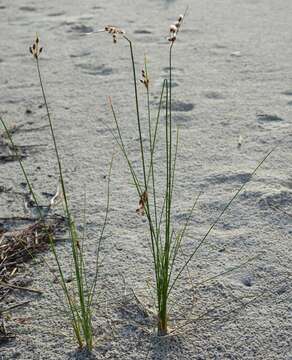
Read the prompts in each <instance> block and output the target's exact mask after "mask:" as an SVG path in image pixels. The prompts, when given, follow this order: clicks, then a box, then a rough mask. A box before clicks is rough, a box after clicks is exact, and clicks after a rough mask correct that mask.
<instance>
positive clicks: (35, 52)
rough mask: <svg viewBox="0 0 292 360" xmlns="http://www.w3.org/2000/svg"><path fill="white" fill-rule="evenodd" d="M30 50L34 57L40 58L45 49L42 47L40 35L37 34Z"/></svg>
mask: <svg viewBox="0 0 292 360" xmlns="http://www.w3.org/2000/svg"><path fill="white" fill-rule="evenodd" d="M29 51H30V53H31V54H32V56H33V57H34V58H36V59H38V58H39V56H40V54H41V52H42V51H43V48H42V47H40V38H39V37H38V35H36V38H35V41H34V42H33V44H32V46H30V47H29Z"/></svg>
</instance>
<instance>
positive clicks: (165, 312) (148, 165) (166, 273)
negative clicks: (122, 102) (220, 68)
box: [100, 12, 276, 336]
mask: <svg viewBox="0 0 292 360" xmlns="http://www.w3.org/2000/svg"><path fill="white" fill-rule="evenodd" d="M185 14H186V12H185ZM185 14H184V15H180V16H179V17H178V19H177V21H176V22H175V23H174V24H172V25H171V26H170V28H169V38H168V42H169V51H168V63H169V67H168V68H169V73H168V77H167V78H166V79H164V81H163V84H162V89H161V93H160V101H159V104H158V109H157V112H156V115H155V117H154V116H153V111H152V109H151V106H150V86H151V81H150V79H149V75H148V70H147V62H146V61H145V65H144V69H143V70H142V77H141V79H140V82H141V83H142V85H143V86H144V89H145V93H146V104H147V107H146V108H147V110H146V111H147V114H146V116H145V118H146V119H147V123H146V124H143V122H142V120H141V119H142V116H141V111H140V106H139V96H138V88H137V87H138V81H137V74H136V64H135V58H134V50H133V43H132V41H131V40H130V38H129V37H128V36H127V35H126V33H125V31H124V30H122V29H119V28H117V27H114V26H110V25H108V26H106V27H105V28H104V29H103V30H100V31H104V32H107V33H109V34H111V35H112V38H113V42H114V43H117V40H118V38H119V37H120V38H121V39H124V40H126V42H127V43H128V46H129V50H130V59H131V66H132V74H133V87H134V99H135V113H136V123H137V134H138V139H139V149H140V158H141V159H140V166H141V167H140V173H142V178H139V176H138V173H139V172H138V171H137V169H136V168H135V167H134V163H133V162H132V161H131V159H130V157H129V152H128V150H127V148H126V146H125V141H124V137H123V135H122V130H121V127H120V124H119V121H118V119H117V113H116V111H115V108H114V105H113V102H112V99H111V98H109V105H110V109H111V112H112V115H113V119H114V123H115V131H111V133H112V136H113V137H114V140H115V141H116V143H117V145H118V147H119V148H120V150H121V152H122V154H123V156H124V158H125V160H126V163H127V165H128V168H129V171H130V173H131V177H132V180H133V183H134V185H135V188H136V190H137V194H138V197H139V207H138V209H137V210H136V211H137V213H138V214H140V215H142V216H146V218H147V222H148V228H149V238H150V248H151V254H152V258H153V269H154V281H155V286H154V288H155V299H156V304H155V306H156V314H157V316H156V318H157V323H156V324H157V333H158V335H161V336H164V335H167V334H169V333H170V332H172V330H170V327H169V322H170V314H169V311H170V306H169V303H170V297H171V295H172V293H173V290H174V289H175V287H176V286H177V285H178V281H179V279H181V277H182V275H183V273H184V271H185V270H186V269H187V268H188V265H189V263H190V262H191V261H192V260H193V258H194V257H195V255H196V253H197V251H198V250H199V248H200V247H201V246H202V245H203V244H204V243H205V241H206V239H207V237H208V236H209V234H210V232H211V231H212V229H213V228H214V227H215V225H216V224H217V223H218V222H219V220H220V219H221V217H222V216H223V215H224V213H225V212H226V211H227V210H228V208H229V207H230V205H231V204H232V203H233V201H234V200H235V199H236V198H237V196H238V195H239V193H240V192H241V191H242V190H243V188H244V187H245V185H246V184H247V182H248V181H249V180H250V179H251V178H252V176H253V175H254V174H255V173H256V171H257V170H258V168H259V167H260V166H261V165H262V164H263V163H264V162H265V160H266V159H267V158H268V157H269V156H270V154H271V153H272V152H273V151H274V150H275V148H276V147H275V148H273V149H272V150H271V151H269V152H268V153H267V154H266V156H265V157H264V158H263V159H262V160H261V161H260V162H259V163H258V165H257V166H256V168H255V169H254V170H253V171H252V173H251V177H250V178H249V179H248V180H247V181H246V182H245V183H243V184H242V186H241V187H240V188H239V189H238V190H237V192H236V193H235V194H234V195H233V196H232V198H231V199H230V201H229V202H228V203H227V204H226V206H225V207H224V208H223V210H222V211H221V213H219V215H218V217H217V218H216V219H215V221H214V222H213V223H212V224H211V226H210V227H209V229H208V231H207V232H206V234H205V235H204V236H203V237H202V239H201V240H200V241H199V242H198V244H197V245H196V247H195V248H194V249H193V250H192V251H191V253H190V254H189V255H188V256H187V257H184V260H183V261H182V262H179V261H178V259H179V257H180V255H181V254H182V243H183V239H184V237H185V234H186V230H187V228H188V226H189V223H190V220H191V218H192V215H193V212H194V210H195V207H196V204H197V202H198V199H199V197H200V193H199V194H198V195H197V196H196V197H195V200H194V203H193V206H192V207H191V209H190V211H189V215H188V217H187V220H186V222H185V223H184V224H183V225H182V227H181V228H180V229H178V230H177V229H175V226H174V222H173V217H172V212H173V189H174V182H175V167H176V159H177V150H178V139H179V134H178V129H173V119H172V103H173V99H172V86H173V74H172V70H173V51H174V47H175V46H174V45H175V42H176V40H177V36H178V33H179V31H180V29H181V26H182V23H183V20H184V17H185ZM161 118H163V121H164V136H163V142H164V155H165V165H164V166H165V171H164V174H165V179H164V180H163V182H164V184H165V185H164V190H163V194H162V195H158V188H157V187H158V179H157V170H158V169H157V166H155V161H154V157H155V150H156V148H157V145H158V144H157V142H158V140H157V138H158V131H159V125H160V123H161V121H160V119H161ZM143 125H144V126H143ZM145 128H146V129H147V132H148V133H146V134H144V133H142V132H143V131H142V129H145ZM145 139H146V140H147V142H146V140H145ZM254 258H255V257H253V258H251V259H249V260H248V261H246V262H244V263H243V264H242V266H244V265H245V264H246V263H248V262H249V261H251V260H253V259H254ZM239 266H241V265H239ZM239 266H236V267H235V268H234V269H236V268H238V267H239ZM231 270H232V269H231ZM231 270H227V271H226V272H222V273H220V274H218V276H220V275H222V274H224V273H227V272H230V271H231ZM214 278H215V277H212V279H214ZM207 281H208V279H207Z"/></svg>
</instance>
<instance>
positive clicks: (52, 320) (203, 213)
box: [0, 0, 292, 360]
mask: <svg viewBox="0 0 292 360" xmlns="http://www.w3.org/2000/svg"><path fill="white" fill-rule="evenodd" d="M187 4H188V5H190V10H189V13H188V16H187V19H186V21H185V24H184V29H183V31H182V33H180V34H179V40H178V42H177V44H175V52H174V54H175V55H174V81H175V83H176V84H177V86H175V87H174V89H173V96H174V98H175V101H176V103H175V109H174V110H175V113H174V121H175V123H176V124H177V125H180V127H181V131H180V138H181V142H180V150H179V156H178V160H179V161H178V172H177V182H176V187H175V198H176V200H175V204H174V205H175V215H174V218H175V221H176V223H177V225H179V224H182V223H183V221H184V220H185V219H186V216H187V210H188V209H189V208H190V206H191V203H192V199H193V198H194V197H195V196H196V194H197V193H198V192H199V191H200V190H201V191H203V195H202V196H201V199H200V201H199V205H198V208H197V211H196V212H195V215H194V218H193V220H192V222H191V226H190V229H189V231H188V234H187V238H186V240H185V241H186V242H185V252H187V253H190V252H191V251H192V249H193V248H194V246H195V245H196V244H197V243H198V241H199V240H200V239H201V237H202V236H203V234H204V233H205V232H206V230H207V229H208V227H209V225H210V224H211V223H212V221H214V219H215V218H216V216H217V214H218V213H219V212H220V210H222V208H223V207H224V205H225V204H226V203H227V202H228V200H229V199H230V198H231V196H232V194H233V193H234V192H235V191H236V190H237V189H238V188H239V186H240V185H241V184H242V183H243V182H244V181H245V180H246V179H247V178H248V177H249V174H250V173H251V171H252V170H253V169H254V168H255V166H256V164H257V163H258V161H260V159H262V158H263V156H264V155H265V154H266V153H267V152H268V151H269V150H270V149H271V148H272V147H273V146H275V145H277V144H279V147H278V148H277V149H276V151H275V152H274V153H273V154H272V156H271V157H270V158H269V159H268V160H267V161H266V163H265V164H264V166H263V167H262V168H261V169H260V170H259V171H258V174H257V175H256V176H255V177H254V178H253V179H252V181H251V182H250V183H249V184H248V186H247V187H246V189H245V191H244V192H243V193H242V194H241V196H240V197H239V198H238V199H237V200H236V201H235V202H234V204H233V205H232V208H231V209H230V210H229V211H228V213H226V215H225V216H224V219H223V220H222V221H220V224H218V226H217V227H216V228H215V229H214V231H213V232H212V233H211V235H210V237H209V239H208V241H207V242H206V244H205V245H204V246H203V247H202V248H201V250H200V252H199V253H198V255H197V257H196V258H195V259H194V261H193V262H192V264H191V266H190V267H189V274H190V276H191V278H192V281H193V282H194V283H197V282H200V281H203V280H204V279H206V278H208V277H210V276H212V275H215V274H217V273H220V272H222V271H224V270H226V269H228V268H230V267H232V266H236V265H239V264H240V263H242V262H244V261H245V260H246V259H248V258H249V257H251V256H254V255H257V254H258V255H259V257H258V259H257V260H255V261H253V262H251V263H249V264H248V265H246V266H245V267H242V268H240V269H238V270H236V271H234V272H232V273H230V274H228V275H225V276H222V277H220V278H216V279H215V280H213V281H212V282H208V283H204V284H203V285H200V286H199V287H197V288H196V289H195V290H192V289H191V284H190V281H189V280H188V276H187V275H188V274H187V273H186V274H185V277H184V278H182V280H181V282H180V283H179V287H178V289H177V291H176V292H175V293H174V298H175V299H176V306H175V308H174V309H173V314H174V315H175V316H176V318H177V319H178V320H177V324H179V323H182V322H180V321H179V319H182V318H183V317H184V316H186V317H188V318H189V319H192V318H196V317H198V316H200V314H202V313H204V312H205V311H207V310H209V309H212V308H214V306H217V305H220V304H223V305H224V306H223V307H222V308H220V309H217V310H215V311H213V312H210V314H209V317H208V318H207V319H204V321H191V322H190V324H189V326H187V327H185V328H184V331H182V332H181V333H180V334H179V335H177V336H176V337H170V338H167V339H159V338H157V337H156V336H154V335H153V334H152V333H151V331H150V330H151V326H150V324H149V319H147V318H145V316H144V315H143V312H141V309H140V308H139V306H138V305H137V302H136V301H135V299H134V297H133V295H132V291H131V289H132V288H133V289H134V290H135V292H136V293H137V294H139V296H140V297H141V299H143V301H144V302H145V303H151V297H150V296H149V292H148V290H147V286H146V281H147V279H149V278H151V276H152V272H151V257H150V252H149V247H148V237H147V227H146V223H145V221H144V220H143V219H141V217H138V216H137V215H136V214H135V209H136V207H137V203H138V199H137V196H136V194H135V191H134V189H133V187H132V186H131V184H130V177H129V174H128V172H127V169H126V164H125V163H124V162H123V159H122V158H121V157H119V156H117V157H116V160H115V164H114V169H113V178H112V185H111V186H112V196H111V198H112V201H111V208H110V225H109V226H108V228H107V238H106V240H105V241H104V245H103V249H102V252H103V256H104V262H103V266H102V268H101V272H100V275H101V276H100V279H99V285H98V297H99V301H102V306H101V307H98V306H97V305H96V316H95V318H94V328H95V332H96V346H95V349H94V352H93V353H94V355H93V356H92V358H96V359H124V360H129V359H146V358H148V359H180V360H181V359H264V360H268V359H292V340H291V335H292V303H291V290H292V289H291V270H292V269H291V257H292V250H291V234H292V217H291V214H292V205H291V204H292V190H291V189H292V175H291V171H290V168H291V161H292V155H291V145H292V136H289V134H290V133H292V126H291V119H292V111H291V110H292V61H291V59H292V45H291V44H292V21H291V14H292V2H291V0H237V1H234V0H216V1H214V0H196V1H187V0H181V1H178V0H177V1H175V0H173V1H162V0H160V1H159V0H149V1H141V0H137V1H133V0H132V1H130V0H123V1H115V0H113V1H105V0H100V1H93V0H87V1H80V2H79V1H74V0H73V1H72V0H70V1H69V0H62V1H57V0H50V1H33V0H31V1H25V0H17V1H9V0H2V1H1V2H0V34H1V35H0V49H1V50H0V77H1V82H0V99H1V108H0V111H1V113H2V114H3V115H4V118H5V120H6V121H7V122H8V124H9V125H13V124H16V125H20V124H23V127H22V128H21V130H20V131H18V132H17V133H16V134H15V141H16V142H17V144H19V145H22V146H25V148H24V150H25V151H26V154H27V159H26V160H25V165H26V167H27V169H28V172H29V174H30V176H31V178H32V179H33V182H34V185H35V188H36V190H37V191H38V193H39V194H40V195H41V194H42V193H43V192H45V193H54V191H55V189H56V184H57V181H58V175H57V166H56V162H55V159H54V155H53V148H52V145H51V140H50V136H49V131H48V128H47V127H46V124H47V122H46V118H45V111H44V108H42V107H41V106H40V105H41V104H42V98H41V93H40V89H39V86H38V79H37V74H36V71H35V65H34V63H33V61H32V59H31V56H30V55H29V52H28V47H29V45H30V44H31V42H32V41H33V39H34V37H35V32H36V31H37V32H38V33H39V35H40V37H41V41H42V43H43V46H44V54H43V56H42V59H41V67H42V69H43V76H44V79H45V87H46V90H47V96H48V99H49V105H50V108H51V111H52V115H53V119H54V124H55V128H56V132H57V140H58V143H59V145H60V149H61V154H62V159H63V162H64V165H65V176H66V182H67V184H68V190H69V192H70V198H71V203H72V209H73V212H74V214H75V216H76V217H77V220H78V221H80V223H82V208H83V197H84V190H85V189H86V193H87V209H86V212H87V230H88V240H87V244H86V252H87V255H88V267H89V269H90V271H91V272H92V273H93V271H94V270H93V269H94V266H93V265H94V249H95V245H96V241H97V238H98V231H99V229H100V226H101V223H102V219H103V216H104V210H105V202H106V195H105V189H106V179H105V178H104V176H105V174H106V173H107V168H108V163H109V161H110V158H111V154H112V153H113V151H114V142H113V139H112V136H111V134H110V132H109V131H108V130H106V128H105V127H104V125H103V121H105V122H107V123H108V124H109V125H110V126H112V118H111V115H110V112H109V109H108V105H107V99H106V96H107V95H111V96H112V97H113V100H114V102H115V104H116V107H117V109H118V115H119V119H120V122H121V125H122V128H123V129H124V133H125V138H126V143H127V146H128V148H129V150H130V154H131V157H132V159H134V160H135V164H136V165H138V164H139V163H138V161H139V158H138V141H137V135H136V123H135V107H134V99H133V96H132V95H133V88H132V78H131V67H130V66H131V65H130V61H129V51H128V47H127V44H126V43H125V42H124V41H119V42H118V44H116V45H114V44H112V41H111V38H110V37H109V36H108V35H106V34H99V35H91V36H82V35H83V34H84V33H85V32H88V31H92V30H96V29H99V28H102V27H103V26H104V25H106V24H114V25H118V26H120V27H122V28H124V29H126V30H127V33H128V34H129V36H131V37H132V38H133V40H134V41H135V52H136V60H137V65H138V69H139V68H140V67H141V66H142V63H143V56H144V53H145V52H146V54H147V56H148V58H149V65H148V66H149V72H150V77H151V80H152V92H153V96H154V95H156V96H158V94H159V88H160V85H161V82H162V80H163V78H164V77H165V76H166V74H167V49H168V45H167V41H166V36H167V32H168V26H169V24H170V23H171V22H172V21H173V20H174V19H175V18H176V17H177V16H178V14H180V13H181V12H183V11H184V9H185V6H186V5H187ZM142 91H143V89H142V88H141V94H142ZM153 99H154V100H153V101H154V102H156V101H157V98H153ZM143 105H144V103H143V100H142V99H141V106H142V107H143ZM27 110H29V111H27ZM161 128H162V129H163V123H161ZM286 135H288V136H286ZM239 136H241V137H242V145H241V147H238V146H237V144H238V138H239ZM31 145H36V146H33V147H31ZM0 150H1V151H4V150H2V149H0ZM161 159H162V160H161V167H162V166H163V158H161ZM0 171H1V173H0V174H1V175H0V186H4V187H5V188H6V189H10V190H9V191H8V192H2V193H1V196H0V205H1V208H0V215H1V216H16V215H23V196H22V194H23V193H24V192H25V187H24V186H23V184H22V183H23V178H22V174H21V171H20V169H19V166H18V164H17V162H9V163H5V162H3V163H0ZM42 199H43V202H44V203H45V202H46V201H47V199H46V197H45V196H43V198H42ZM275 208H279V209H281V210H283V211H285V212H287V213H288V214H285V213H283V212H282V211H280V210H275ZM289 213H290V215H289ZM58 251H59V253H60V256H61V257H62V262H63V263H64V264H66V269H67V270H66V272H67V276H68V278H69V277H70V271H69V266H68V265H69V263H70V260H69V259H70V244H69V242H68V241H67V242H66V241H65V242H62V243H60V244H59V245H58ZM45 256H46V258H47V260H48V261H49V262H50V263H51V264H52V266H53V264H54V262H53V259H52V258H51V256H50V254H49V253H48V254H46V255H45ZM23 276H24V277H28V276H29V277H30V278H31V279H33V281H32V283H31V284H30V285H31V286H33V287H35V288H39V289H42V290H43V291H44V294H43V295H42V296H35V295H34V296H32V297H30V296H29V295H28V294H24V293H21V292H18V293H17V292H16V293H14V295H13V297H12V298H11V297H10V298H9V299H6V301H12V300H13V301H24V300H27V299H29V300H32V302H31V303H30V305H28V306H26V307H22V308H19V309H18V310H15V311H14V312H13V313H12V317H11V319H10V320H9V321H8V323H7V326H8V328H9V330H10V331H11V332H13V333H14V334H15V335H16V337H15V339H14V340H12V341H10V342H8V343H5V344H2V345H0V358H1V359H5V360H6V359H22V360H27V359H52V360H53V359H54V360H55V359H69V358H78V359H83V358H86V355H85V354H83V353H78V352H75V349H76V346H75V343H74V341H73V340H72V334H71V330H70V326H69V325H68V322H67V320H66V314H65V313H64V310H63V307H62V303H61V301H60V299H59V297H58V296H57V294H56V293H55V292H54V291H53V287H52V282H51V275H50V273H49V272H48V271H47V268H46V266H45V265H44V264H43V262H42V261H41V259H40V258H37V259H36V260H35V261H34V262H33V263H30V264H29V265H27V266H26V270H25V271H24V274H23ZM259 294H262V296H261V297H259V298H258V300H256V301H254V302H252V303H250V304H248V305H247V306H244V304H246V303H247V301H248V299H251V298H252V297H254V296H256V295H259ZM117 298H118V299H119V301H118V300H116V299H117ZM193 298H194V299H195V307H194V314H193V315H190V314H189V310H190V307H191V303H192V300H193ZM111 300H112V301H111ZM105 301H107V302H105ZM237 308H239V309H240V310H239V311H235V312H231V313H230V311H231V310H235V309H237ZM228 313H229V314H228ZM149 331H150V332H149Z"/></svg>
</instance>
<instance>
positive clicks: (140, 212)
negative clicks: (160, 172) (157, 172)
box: [136, 191, 148, 216]
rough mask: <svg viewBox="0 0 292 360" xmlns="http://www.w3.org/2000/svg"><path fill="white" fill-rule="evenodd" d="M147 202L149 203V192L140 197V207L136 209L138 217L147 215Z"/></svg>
mask: <svg viewBox="0 0 292 360" xmlns="http://www.w3.org/2000/svg"><path fill="white" fill-rule="evenodd" d="M147 201H148V193H147V191H144V192H143V193H142V194H141V196H140V200H139V207H138V209H136V213H137V214H138V215H141V216H143V215H144V214H145V205H146V202H147Z"/></svg>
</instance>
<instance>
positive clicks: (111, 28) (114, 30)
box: [104, 25, 125, 44]
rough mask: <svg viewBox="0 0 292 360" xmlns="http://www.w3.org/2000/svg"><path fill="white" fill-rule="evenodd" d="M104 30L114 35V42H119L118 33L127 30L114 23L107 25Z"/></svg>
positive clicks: (121, 33)
mask: <svg viewBox="0 0 292 360" xmlns="http://www.w3.org/2000/svg"><path fill="white" fill-rule="evenodd" d="M104 31H106V32H107V33H109V34H111V35H112V37H113V42H114V44H116V43H117V39H118V35H123V34H125V31H124V30H123V29H119V28H117V27H116V26H112V25H106V26H105V27H104Z"/></svg>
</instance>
